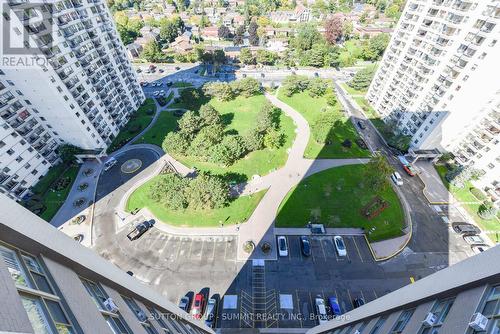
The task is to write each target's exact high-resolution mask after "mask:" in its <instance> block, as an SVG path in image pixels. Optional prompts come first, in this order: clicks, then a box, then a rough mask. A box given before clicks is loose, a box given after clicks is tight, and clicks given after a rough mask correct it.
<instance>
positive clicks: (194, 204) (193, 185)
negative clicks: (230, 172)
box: [186, 173, 229, 210]
mask: <svg viewBox="0 0 500 334" xmlns="http://www.w3.org/2000/svg"><path fill="white" fill-rule="evenodd" d="M186 191H187V196H186V197H187V198H188V202H189V205H188V207H189V208H190V209H193V210H210V209H218V208H222V207H224V206H225V205H226V204H227V202H228V201H229V186H228V185H227V184H226V183H225V182H224V181H223V180H222V179H221V178H220V177H218V176H213V175H210V174H206V173H202V174H200V175H198V176H197V177H196V178H195V179H193V180H191V181H190V183H189V186H188V188H187V189H186Z"/></svg>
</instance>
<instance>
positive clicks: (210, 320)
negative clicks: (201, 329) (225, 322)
mask: <svg viewBox="0 0 500 334" xmlns="http://www.w3.org/2000/svg"><path fill="white" fill-rule="evenodd" d="M216 316H217V300H216V299H214V298H210V299H209V300H208V302H207V309H206V310H205V325H207V326H208V327H210V328H213V327H214V325H215V318H216Z"/></svg>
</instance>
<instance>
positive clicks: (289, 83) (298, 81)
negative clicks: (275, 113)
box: [281, 74, 309, 97]
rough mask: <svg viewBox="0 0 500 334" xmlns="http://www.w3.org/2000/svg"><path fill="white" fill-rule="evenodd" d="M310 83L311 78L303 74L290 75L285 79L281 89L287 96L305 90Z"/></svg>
mask: <svg viewBox="0 0 500 334" xmlns="http://www.w3.org/2000/svg"><path fill="white" fill-rule="evenodd" d="M308 85H309V79H308V78H307V77H306V76H303V75H295V74H293V75H289V76H287V77H286V78H285V80H283V82H282V84H281V89H282V90H283V92H284V93H285V95H286V96H288V97H290V96H292V95H293V94H296V93H299V92H303V91H304V90H306V89H307V86H308Z"/></svg>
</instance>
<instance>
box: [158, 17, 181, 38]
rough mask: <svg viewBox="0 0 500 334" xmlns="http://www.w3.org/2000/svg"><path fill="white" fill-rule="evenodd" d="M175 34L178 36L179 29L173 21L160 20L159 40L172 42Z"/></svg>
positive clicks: (175, 36)
mask: <svg viewBox="0 0 500 334" xmlns="http://www.w3.org/2000/svg"><path fill="white" fill-rule="evenodd" d="M177 36H179V29H178V27H177V25H176V23H175V22H173V21H166V22H162V24H161V25H160V40H161V41H162V42H163V43H172V42H173V41H174V40H175V39H176V38H177Z"/></svg>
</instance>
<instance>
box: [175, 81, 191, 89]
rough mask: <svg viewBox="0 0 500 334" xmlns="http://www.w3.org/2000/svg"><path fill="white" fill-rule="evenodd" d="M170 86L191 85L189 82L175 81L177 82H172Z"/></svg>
mask: <svg viewBox="0 0 500 334" xmlns="http://www.w3.org/2000/svg"><path fill="white" fill-rule="evenodd" d="M172 87H175V88H186V87H193V85H192V84H191V83H190V82H184V81H177V82H174V84H173V85H172Z"/></svg>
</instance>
